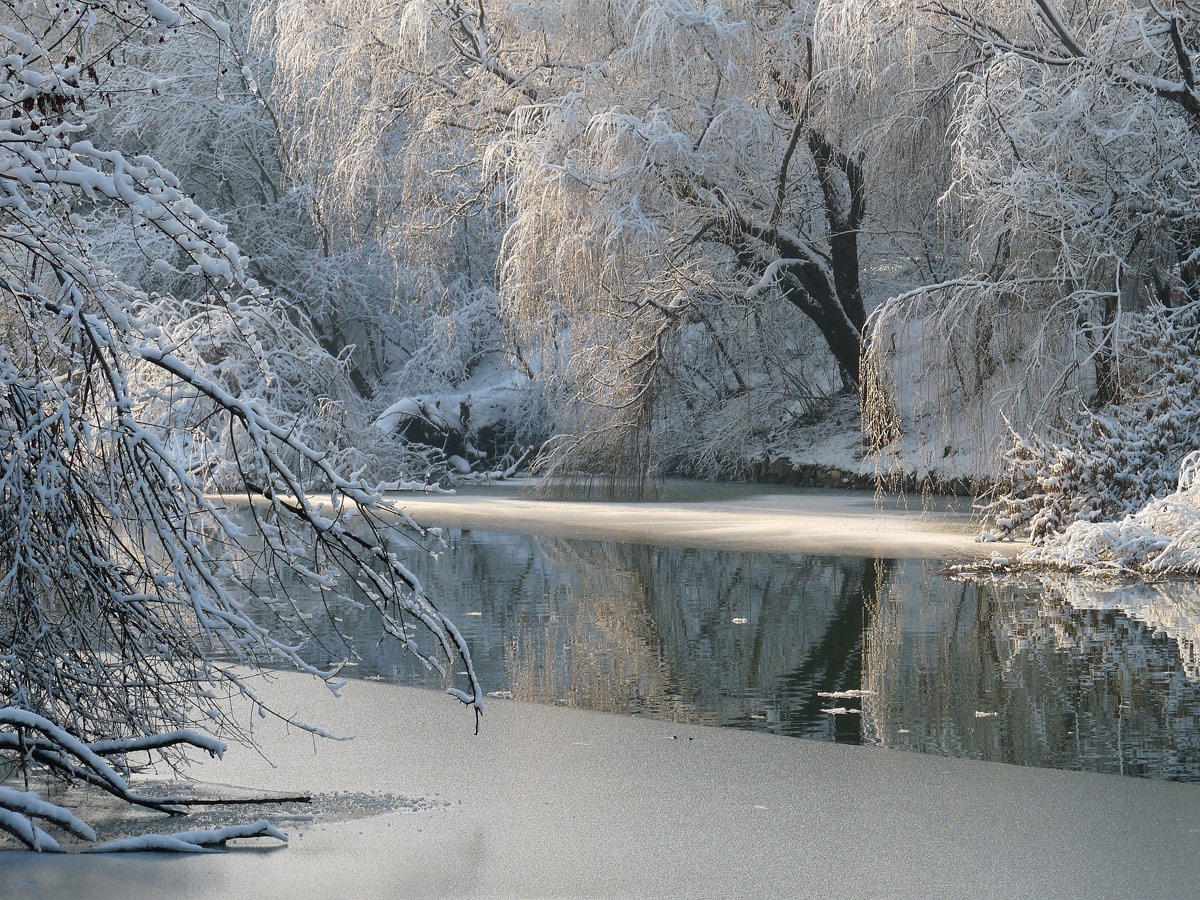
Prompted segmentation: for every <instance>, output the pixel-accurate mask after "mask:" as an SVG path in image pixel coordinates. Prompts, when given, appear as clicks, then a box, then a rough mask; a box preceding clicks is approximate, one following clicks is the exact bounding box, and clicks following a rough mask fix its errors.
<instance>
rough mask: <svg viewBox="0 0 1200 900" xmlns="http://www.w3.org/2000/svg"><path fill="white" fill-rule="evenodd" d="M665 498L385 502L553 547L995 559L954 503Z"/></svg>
mask: <svg viewBox="0 0 1200 900" xmlns="http://www.w3.org/2000/svg"><path fill="white" fill-rule="evenodd" d="M664 496H665V497H666V499H664V500H661V501H653V502H644V503H643V502H621V503H611V502H594V501H577V500H535V499H533V498H532V497H531V496H530V494H529V492H527V491H524V492H523V491H522V488H521V487H520V486H505V485H482V486H476V487H467V488H464V489H460V490H459V491H457V492H456V493H455V494H452V495H440V494H409V493H405V494H397V495H396V496H395V497H394V498H393V499H394V500H396V501H397V503H398V504H399V505H400V506H402V507H403V508H404V510H405V511H406V512H407V513H408V514H409V515H410V516H412V517H413V518H414V519H415V520H417V521H418V522H421V523H423V524H429V525H435V526H445V527H452V528H492V529H497V530H504V531H516V532H520V533H522V534H535V535H550V536H555V537H571V538H590V539H595V540H621V541H627V542H634V543H647V544H667V545H673V546H689V547H707V548H719V549H728V550H748V551H759V552H776V553H811V554H826V555H846V556H875V557H879V558H891V559H947V560H949V559H971V558H980V557H987V556H989V555H991V553H992V551H995V550H996V549H997V545H996V544H984V543H979V542H977V541H976V537H977V536H978V534H979V526H978V523H977V521H976V520H975V519H974V518H973V516H972V514H971V509H970V504H969V502H965V501H963V500H962V498H955V497H943V496H927V497H925V498H921V497H907V498H895V497H882V498H880V497H877V496H876V495H875V494H873V493H870V492H867V491H852V490H821V489H806V488H788V487H765V486H761V485H710V484H707V483H705V482H685V481H669V482H667V484H666V486H665V488H664ZM909 503H911V504H912V505H911V506H910V505H908V504H909ZM922 503H924V504H925V508H922ZM1006 546H1009V547H1011V545H1006ZM1022 546H1023V545H1022Z"/></svg>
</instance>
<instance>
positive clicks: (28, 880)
mask: <svg viewBox="0 0 1200 900" xmlns="http://www.w3.org/2000/svg"><path fill="white" fill-rule="evenodd" d="M418 505H420V507H421V508H420V509H417V508H415V507H416V506H418ZM413 506H414V508H413V510H412V511H413V512H414V513H416V514H417V515H418V516H419V518H420V519H421V520H422V521H424V522H427V523H430V524H438V523H441V524H442V525H443V526H444V527H445V532H444V536H445V538H446V542H447V544H448V546H447V547H445V548H443V552H441V553H440V554H439V555H438V556H437V558H436V559H434V558H433V557H429V558H425V559H420V558H419V557H417V556H415V555H410V556H409V557H408V558H409V559H410V561H413V564H414V565H415V566H417V567H418V568H419V571H420V574H421V577H422V578H423V579H424V580H425V582H426V584H427V587H428V590H429V593H430V594H431V595H432V596H434V597H437V598H438V599H439V601H440V603H441V605H442V607H443V608H444V609H445V610H446V612H447V613H448V614H451V615H453V616H454V617H455V618H456V620H457V621H458V622H459V623H460V624H461V625H462V626H463V628H464V630H465V631H466V632H467V636H468V639H469V641H470V642H471V646H472V647H473V651H474V653H475V659H476V663H477V667H478V669H479V671H480V675H481V677H482V678H483V679H484V681H485V684H486V685H487V689H488V690H489V691H490V692H492V693H493V694H495V695H497V696H496V697H495V698H494V699H491V700H490V701H489V705H488V708H487V712H486V715H485V716H484V721H483V729H482V731H481V733H480V734H479V735H478V736H475V735H473V733H472V728H471V725H472V716H471V715H470V713H469V712H467V711H466V710H464V709H463V708H462V707H461V706H460V705H459V704H458V703H457V702H456V701H454V700H452V699H450V698H448V697H445V696H444V695H439V694H438V693H435V692H432V691H423V690H415V689H413V688H411V687H406V686H404V685H403V684H393V683H389V682H405V681H417V682H420V681H421V677H420V676H419V675H418V674H416V673H412V672H411V671H410V670H409V668H408V666H409V660H408V658H407V657H402V656H398V655H397V654H396V653H395V652H394V648H392V647H389V646H388V645H387V644H386V643H380V642H379V641H378V639H377V637H376V636H375V634H374V633H373V631H371V630H370V629H369V627H368V624H367V623H366V621H363V622H358V621H356V620H355V617H354V616H353V615H350V614H346V615H345V616H344V617H343V621H342V623H341V627H342V629H343V630H344V631H345V632H346V633H347V634H348V635H349V636H351V638H352V640H353V643H354V645H355V650H356V652H357V654H358V656H359V657H360V659H359V661H358V664H357V665H355V666H353V667H351V668H350V669H348V670H347V672H348V673H353V674H356V675H358V676H361V679H363V680H359V681H357V682H354V681H352V682H351V683H350V684H348V685H347V686H346V687H345V688H344V689H343V691H342V696H341V697H340V698H335V697H333V696H332V695H331V694H330V693H329V692H328V691H326V690H324V688H323V687H322V686H321V685H320V684H318V683H314V682H313V681H312V680H311V679H307V678H304V677H301V676H298V675H292V674H283V675H280V676H277V677H276V678H275V679H274V680H273V681H272V682H270V683H264V682H263V681H262V680H261V679H256V680H255V686H256V689H257V690H259V691H261V692H262V694H263V695H264V696H265V697H266V698H267V699H268V700H269V701H270V702H272V703H273V704H274V705H276V706H277V707H278V708H280V709H281V710H282V711H284V712H288V713H294V714H296V715H297V716H299V717H300V718H303V719H306V720H308V721H312V722H315V723H318V724H319V725H321V726H323V727H325V728H327V729H329V730H330V731H332V732H334V733H337V734H353V735H355V739H354V740H352V741H348V742H328V741H314V740H313V738H312V737H311V735H308V734H304V733H297V732H296V731H295V729H288V728H287V727H286V726H284V725H283V724H281V723H279V722H277V721H274V720H272V719H269V718H268V719H266V720H262V721H261V722H257V723H255V725H254V729H255V731H254V733H255V736H256V739H257V740H258V742H259V748H258V749H257V750H255V749H250V748H244V747H233V748H231V749H230V751H229V752H228V753H227V754H226V758H225V759H224V760H223V761H221V762H217V761H212V762H206V763H205V764H203V765H200V766H197V767H195V768H193V769H192V770H191V771H190V772H189V774H190V775H191V776H193V777H196V778H199V779H200V780H201V784H200V785H199V786H197V787H196V788H195V790H196V791H198V792H200V793H205V792H207V793H209V794H219V795H225V794H229V793H234V794H246V793H250V792H252V791H253V790H256V789H262V790H267V791H279V792H283V793H284V794H287V795H294V794H296V793H311V794H312V795H313V802H312V804H310V805H307V806H304V807H302V808H299V809H293V808H286V809H283V810H281V811H279V812H278V813H275V814H274V815H275V817H276V821H277V824H278V825H279V827H281V828H282V829H283V830H284V831H286V832H288V833H289V835H290V842H289V846H288V847H287V848H286V849H275V850H272V849H266V848H244V849H238V850H234V851H232V852H230V853H225V854H215V855H211V856H210V855H205V856H202V857H194V856H193V857H189V858H186V859H180V858H168V857H166V856H164V855H163V854H154V853H135V854H120V855H108V856H102V857H99V858H97V857H87V856H79V855H60V856H53V855H45V854H42V855H38V854H33V853H29V852H24V851H13V852H2V853H0V897H4V898H6V900H7V898H13V900H17V898H30V900H49V898H61V897H91V898H97V900H106V898H113V900H116V898H120V900H136V898H160V897H172V898H175V900H187V898H210V897H242V896H253V897H256V898H258V900H275V898H278V900H301V898H314V900H316V898H321V900H324V898H327V897H331V896H337V897H342V896H345V897H355V898H365V900H374V898H381V900H382V898H392V897H396V896H413V897H488V898H503V897H516V896H527V897H546V898H554V897H597V898H600V897H632V896H639V897H687V898H690V900H695V898H707V897H712V898H718V897H720V898H725V897H734V896H759V897H780V898H783V897H788V898H823V897H829V896H839V897H847V898H858V897H861V898H878V897H889V898H914V900H916V898H921V900H928V898H934V897H944V898H975V897H989V898H1013V900H1018V898H1020V900H1026V898H1029V897H1056V898H1072V900H1073V898H1080V900H1083V898H1087V900H1097V898H1129V897H1155V898H1180V900H1183V898H1191V897H1194V896H1195V885H1196V884H1197V883H1200V829H1198V828H1197V827H1196V821H1195V810H1196V808H1197V802H1198V801H1200V796H1198V794H1200V787H1197V786H1196V785H1194V784H1180V783H1171V781H1170V780H1172V779H1173V780H1176V781H1180V780H1183V781H1186V780H1195V777H1196V754H1195V726H1196V722H1195V712H1194V710H1195V678H1196V665H1195V663H1196V660H1195V655H1194V650H1193V648H1194V640H1195V637H1194V632H1195V625H1194V623H1195V621H1196V616H1195V615H1194V614H1193V611H1194V607H1193V606H1189V603H1190V602H1191V601H1189V600H1188V596H1189V594H1188V591H1189V586H1188V585H1175V586H1162V585H1158V586H1154V587H1150V588H1144V589H1141V590H1139V591H1133V592H1130V591H1125V592H1122V591H1121V590H1119V589H1110V590H1108V591H1099V590H1096V589H1093V588H1090V587H1086V586H1082V585H1080V584H1079V583H1078V582H1075V581H1072V580H1063V579H1060V580H1055V579H1046V580H1043V581H1037V582H1028V583H1024V584H1011V583H1009V582H1006V581H992V580H985V581H981V582H960V581H952V580H949V579H948V578H946V577H944V576H943V575H942V574H940V570H941V568H942V566H943V565H944V564H945V563H946V561H947V560H952V559H957V558H966V557H969V556H972V555H978V554H979V552H980V549H981V548H980V546H979V545H976V544H974V543H973V542H972V541H971V539H970V534H971V529H970V527H969V524H968V523H967V522H966V521H965V520H964V519H963V518H961V517H959V516H957V515H955V514H951V515H950V516H937V517H932V518H929V517H925V518H922V517H920V516H917V515H914V514H912V513H907V512H905V511H904V510H896V509H890V510H881V509H877V508H876V507H875V506H874V504H873V502H872V501H871V499H870V498H864V497H856V496H854V495H840V496H839V495H831V496H830V495H819V494H803V493H792V494H773V493H765V492H753V491H751V492H747V493H746V494H739V493H737V492H730V493H727V495H726V496H725V497H722V498H716V499H713V498H712V497H709V498H708V499H705V500H694V499H693V500H687V501H686V502H685V501H679V502H673V503H668V504H666V505H664V506H661V507H657V508H655V509H645V508H639V507H638V506H637V505H624V504H622V505H619V508H617V507H613V506H611V505H604V504H565V503H564V504H553V505H551V506H548V507H547V506H546V505H544V504H535V503H531V502H529V501H526V500H524V499H520V498H512V497H507V498H506V497H498V496H496V495H494V494H488V495H484V496H482V497H475V498H472V497H458V498H447V499H442V500H434V501H427V500H421V501H420V503H419V504H418V503H417V502H416V501H415V500H414V502H413ZM839 508H842V509H845V510H846V512H845V513H843V514H839V513H838V509H839ZM489 516H490V518H489ZM655 517H657V518H655ZM622 519H624V520H625V523H624V525H622ZM648 521H650V522H652V523H657V524H651V525H648V524H647V522H648ZM485 526H486V527H485ZM668 526H669V527H668ZM781 528H782V530H781ZM839 535H841V537H840V538H839ZM618 538H619V539H618ZM652 538H653V539H652ZM839 548H842V552H840V553H838V552H831V550H834V551H836V550H837V549H839ZM984 549H986V548H984ZM418 560H420V561H418ZM312 621H313V622H314V623H315V622H317V621H321V619H320V617H316V618H314V619H313V620H312ZM321 643H324V644H325V645H326V646H325V649H324V650H321V648H320V646H319V643H318V642H314V646H313V648H312V652H313V653H314V654H317V657H316V658H319V656H320V654H321V653H322V652H323V653H325V654H327V655H328V657H329V658H335V657H340V656H343V655H345V653H346V650H347V648H346V647H344V646H339V643H338V639H337V638H336V637H335V636H334V635H333V634H332V633H329V632H326V633H325V634H324V635H323V636H322V641H321ZM823 695H832V696H823ZM509 696H511V697H513V698H514V699H512V700H508V699H504V698H507V697H509ZM522 700H531V701H535V702H522ZM567 707H588V709H580V708H574V709H572V708H567ZM597 710H599V711H597ZM834 710H844V711H838V712H834ZM612 713H618V715H613V714H612ZM708 724H713V725H730V726H737V727H733V728H713V727H703V726H704V725H708ZM785 735H800V736H806V737H817V738H825V739H826V740H824V741H812V740H795V739H793V738H791V737H786V736H785ZM838 742H840V743H838ZM858 744H866V745H873V746H848V745H858ZM881 746H882V747H895V748H901V749H906V750H923V751H927V752H925V753H915V752H890V751H887V750H882V749H880V747H881ZM988 760H991V761H1008V762H1019V763H1022V764H1023V765H1022V766H1020V767H1018V766H1011V765H997V764H996V763H995V762H987V761H988ZM1035 766H1036V767H1037V768H1035ZM1056 769H1057V770H1056ZM1063 769H1085V770H1087V769H1090V770H1097V771H1105V772H1124V773H1126V774H1140V775H1149V776H1154V778H1155V779H1156V780H1150V779H1145V778H1141V779H1139V778H1122V777H1117V776H1113V775H1104V774H1095V772H1087V771H1083V772H1071V771H1063ZM149 786H150V787H153V783H152V782H151V783H150V785H149ZM90 812H91V815H92V817H93V819H94V820H95V821H97V824H98V825H99V826H100V828H99V830H100V831H101V832H102V837H112V836H119V835H122V834H125V833H128V832H129V831H130V830H131V829H133V828H134V825H133V824H132V823H131V822H130V821H129V820H128V817H127V815H124V814H121V815H117V816H115V817H110V816H107V815H106V814H105V812H104V809H103V808H100V809H96V808H92V809H91V810H90ZM264 814H267V815H272V813H271V812H270V809H269V808H256V809H251V810H246V809H244V808H231V809H225V810H220V811H218V812H214V813H209V814H204V815H201V816H193V817H189V820H188V822H185V823H173V822H163V821H158V820H155V821H147V822H144V823H141V824H139V825H137V828H136V830H138V831H145V830H147V829H160V830H175V829H178V828H180V827H183V828H187V827H207V825H206V823H207V817H208V816H217V817H218V818H219V819H220V820H221V821H228V819H229V818H231V817H232V818H246V817H251V818H257V817H259V816H262V815H264ZM192 820H196V825H195V826H193V825H192V824H191V823H192Z"/></svg>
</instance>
